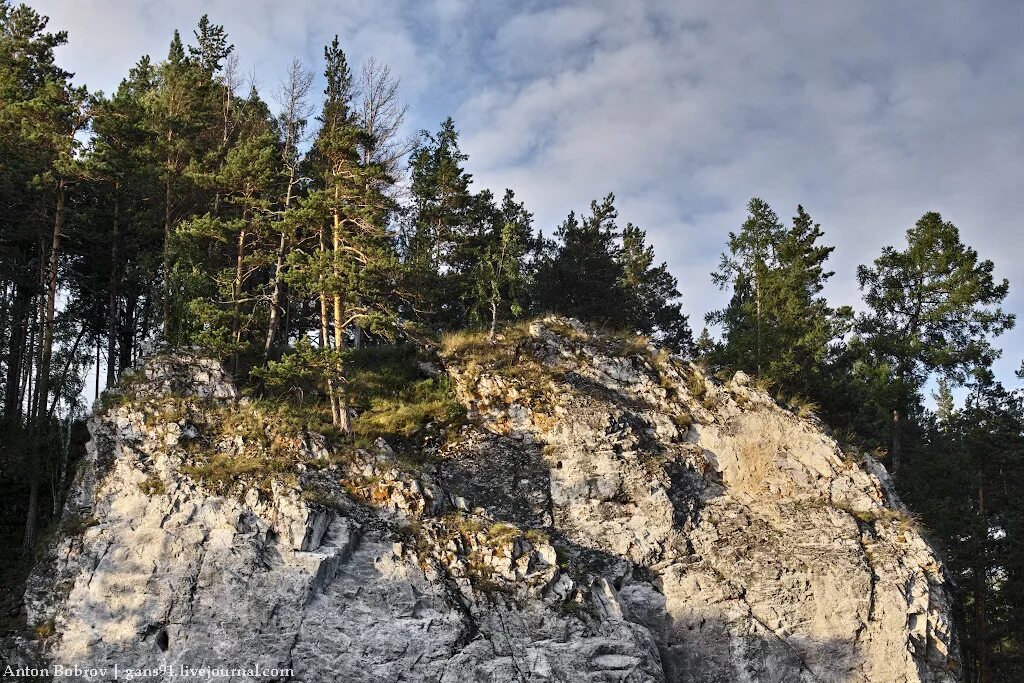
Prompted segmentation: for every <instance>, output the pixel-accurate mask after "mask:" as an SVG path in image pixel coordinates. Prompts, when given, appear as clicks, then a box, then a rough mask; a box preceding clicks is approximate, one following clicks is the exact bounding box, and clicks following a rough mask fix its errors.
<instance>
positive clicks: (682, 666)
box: [26, 318, 958, 683]
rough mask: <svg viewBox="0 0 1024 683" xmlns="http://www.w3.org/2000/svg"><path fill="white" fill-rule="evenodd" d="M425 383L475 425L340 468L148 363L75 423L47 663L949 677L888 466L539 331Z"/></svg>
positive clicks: (736, 383) (792, 422)
mask: <svg viewBox="0 0 1024 683" xmlns="http://www.w3.org/2000/svg"><path fill="white" fill-rule="evenodd" d="M441 359H442V362H443V366H444V367H443V368H441V367H436V368H431V371H433V372H447V373H448V374H449V375H450V376H451V377H452V378H453V379H454V381H455V386H456V388H457V392H458V395H459V399H460V401H461V402H462V403H463V405H464V406H465V407H466V411H467V416H466V420H465V423H464V425H463V426H461V427H459V428H458V429H457V430H454V431H453V432H451V433H448V434H445V435H439V438H437V439H436V440H435V442H434V445H433V446H429V447H425V449H426V450H425V451H424V452H422V453H419V454H413V455H414V456H415V457H410V456H409V454H408V453H403V454H396V453H395V452H394V451H393V450H392V447H391V446H392V445H394V444H391V445H389V444H388V443H386V442H384V441H379V442H378V443H377V444H376V446H375V447H373V448H369V449H361V450H353V449H349V450H346V451H345V452H344V453H340V452H336V451H334V450H332V449H331V448H329V447H328V442H327V441H326V440H325V439H324V438H322V437H320V436H318V435H317V434H313V433H308V432H307V431H305V430H303V429H301V428H300V429H296V428H295V427H294V425H292V426H289V427H286V426H283V425H281V424H279V423H278V422H277V421H275V419H274V418H272V416H267V415H262V414H260V412H259V409H258V407H257V406H255V405H252V404H250V403H248V402H247V401H245V400H244V399H239V398H238V397H237V395H236V391H235V389H234V387H233V386H232V384H231V382H230V379H229V378H228V377H227V376H226V374H225V373H224V372H223V371H222V370H221V368H220V367H219V366H218V365H217V364H215V363H211V362H201V361H198V360H196V359H194V358H189V357H184V356H162V357H157V358H154V359H152V360H151V361H150V362H149V363H148V364H147V365H146V366H145V367H144V368H143V372H142V374H141V375H140V376H138V377H135V378H134V382H133V384H132V385H131V389H130V390H128V389H126V390H125V392H124V398H123V400H120V401H110V402H109V403H110V404H109V405H107V406H106V407H105V408H104V409H102V410H99V411H98V412H97V415H96V417H94V418H93V419H92V421H91V423H90V431H91V434H92V441H91V443H90V445H89V450H88V456H87V463H86V464H85V466H84V468H83V470H82V472H80V474H79V478H78V480H77V482H76V484H75V488H74V491H73V499H72V500H71V502H70V503H69V505H68V510H67V511H66V513H65V516H66V517H67V519H68V520H71V521H72V522H73V523H70V524H69V523H66V524H65V528H69V529H71V530H70V531H68V532H66V533H65V534H64V535H63V536H62V537H60V538H59V539H58V540H57V541H56V542H55V545H54V547H53V549H52V551H51V553H50V557H49V558H48V560H47V561H46V562H45V563H43V564H42V565H40V567H39V568H38V569H37V570H36V572H35V574H34V576H33V577H32V579H31V581H30V588H29V592H28V594H27V596H26V604H27V606H28V611H29V621H30V623H32V624H37V625H44V626H45V628H41V629H40V632H41V633H43V634H51V633H52V635H47V637H46V639H45V643H44V652H45V656H46V657H47V658H48V660H49V661H51V662H56V663H64V664H77V665H79V666H87V665H88V666H93V667H97V668H107V669H112V667H113V666H114V665H115V664H117V665H118V666H119V667H120V668H121V669H124V668H126V667H132V668H142V667H150V668H157V667H160V666H171V667H175V669H174V670H175V673H176V674H178V675H176V676H175V678H176V679H178V680H189V679H190V678H194V679H195V680H199V678H198V676H196V677H190V676H187V675H186V676H182V675H180V674H181V673H182V670H181V668H180V667H186V671H187V669H188V668H199V667H203V666H207V667H218V668H233V667H238V668H250V669H251V668H254V667H256V666H259V667H260V668H261V670H273V669H290V670H292V673H291V679H293V680H301V681H334V680H336V681H399V680H401V681H443V682H449V681H451V682H455V681H544V680H550V681H687V682H694V683H696V682H708V683H710V682H713V681H715V682H719V681H720V682H722V683H726V682H732V681H758V682H780V683H782V682H787V683H788V682H791V681H807V682H810V681H835V682H844V683H846V682H849V683H854V682H859V681H875V682H878V683H883V682H884V683H894V682H907V683H909V682H919V681H920V682H924V681H928V682H937V681H943V682H944V681H955V680H958V674H957V668H958V667H957V656H958V653H957V647H956V639H955V636H954V634H953V633H952V630H951V619H950V609H949V597H948V593H947V585H946V580H945V578H944V575H943V570H942V567H941V565H940V563H939V561H938V560H937V559H936V556H935V554H934V552H933V551H932V550H931V549H930V548H929V547H928V545H927V544H926V542H925V541H924V540H923V539H922V537H921V535H920V534H919V533H918V531H917V530H916V528H915V526H914V524H913V521H912V520H911V519H910V517H909V516H908V515H907V514H906V511H905V510H904V509H903V508H902V506H901V504H900V503H899V501H898V500H896V499H895V498H894V495H893V493H892V489H891V487H890V485H889V483H888V481H887V477H886V475H885V473H884V471H883V470H882V468H881V467H880V466H879V465H878V464H877V463H876V462H875V461H874V460H873V459H871V458H869V457H863V456H860V455H856V454H851V453H844V452H843V451H842V450H841V449H840V448H839V447H838V446H837V444H836V443H835V442H834V441H833V440H832V439H831V438H829V437H828V436H827V435H826V434H825V433H824V432H823V430H822V429H821V427H820V425H818V424H817V423H816V422H815V421H814V420H813V419H812V418H809V417H798V416H795V415H793V414H792V413H791V412H789V411H787V410H784V409H782V408H780V407H778V406H777V405H776V404H775V403H774V402H773V401H772V400H771V399H770V398H769V396H768V395H766V394H765V393H764V392H762V391H760V390H759V389H757V388H756V387H754V386H753V385H752V383H751V382H750V381H749V380H748V379H747V378H746V377H745V376H743V375H737V376H736V377H734V378H733V379H731V380H730V381H727V382H725V383H724V384H719V383H716V382H713V381H711V380H709V379H708V378H706V377H705V376H704V375H703V374H702V372H701V371H700V370H699V369H698V368H696V367H695V366H693V365H690V364H688V363H686V362H683V361H682V360H680V359H678V358H675V357H673V356H670V355H668V354H665V353H661V352H658V351H657V350H655V349H653V348H650V347H648V346H646V345H645V344H642V343H637V342H635V341H631V340H628V339H627V340H619V339H615V338H610V337H604V336H600V335H595V334H592V333H590V332H588V331H587V330H586V329H585V328H583V327H582V326H580V325H579V324H578V323H575V322H573V321H570V320H564V319H554V318H550V319H546V320H544V321H541V322H535V323H533V324H531V325H529V326H528V327H527V326H523V327H521V328H516V329H513V330H509V331H508V332H507V333H506V334H505V335H504V336H502V337H501V338H499V339H498V340H497V341H496V342H495V343H493V344H491V343H489V342H488V341H487V340H486V339H482V338H475V337H468V336H467V337H463V338H456V339H453V340H449V343H448V344H447V345H446V348H445V350H444V352H443V353H442V354H441ZM225 458H226V459H230V461H231V462H232V467H233V470H232V471H233V472H241V473H242V474H241V475H239V476H238V478H237V480H229V481H225V480H224V479H222V478H221V479H218V477H217V476H216V475H217V473H216V467H217V463H218V462H224V459H225ZM249 461H252V462H253V466H252V467H251V468H249V469H246V468H245V467H244V466H240V465H239V463H242V464H243V465H244V463H247V462H249ZM109 677H110V676H109V674H108V678H109ZM276 677H277V678H281V679H283V678H286V677H287V676H286V675H283V674H278V675H277V676H276ZM158 678H160V679H166V680H171V678H170V676H169V675H166V674H165V675H162V676H158ZM269 678H275V676H274V675H273V674H272V675H271V676H270V677H269ZM149 680H156V679H153V678H151V679H149ZM218 680H242V677H241V675H234V676H231V675H228V676H225V677H222V678H219V679H218Z"/></svg>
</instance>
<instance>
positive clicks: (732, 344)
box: [699, 198, 851, 397]
mask: <svg viewBox="0 0 1024 683" xmlns="http://www.w3.org/2000/svg"><path fill="white" fill-rule="evenodd" d="M748 211H749V215H748V217H747V220H746V221H745V222H744V223H743V226H742V228H741V230H740V231H739V232H738V233H729V243H728V251H727V253H724V254H722V259H721V265H720V266H719V269H718V271H717V272H715V273H713V274H712V278H713V280H714V282H715V283H716V284H717V285H718V286H719V287H720V288H721V289H731V290H732V298H731V299H730V301H729V304H728V305H727V306H726V308H724V309H722V310H720V311H714V312H712V313H710V314H708V317H707V320H708V322H709V323H715V324H719V325H721V326H722V327H723V332H724V339H723V342H722V344H721V345H717V346H716V345H715V344H714V343H713V342H712V341H711V338H710V336H709V335H702V337H701V341H700V343H699V346H700V349H701V354H702V355H703V356H705V357H708V358H709V359H710V360H711V361H712V362H713V363H714V364H716V365H718V366H726V367H729V368H731V369H733V370H743V371H745V372H747V373H749V374H752V375H755V376H757V377H759V378H761V379H762V380H764V381H766V382H768V383H770V384H772V385H774V386H777V387H779V388H780V389H781V390H782V391H784V392H786V393H789V394H803V395H807V396H814V397H823V396H825V395H826V394H827V393H828V392H829V391H830V386H829V385H830V381H831V380H830V377H829V376H828V371H829V369H830V368H829V365H830V363H831V361H832V360H833V358H834V356H835V354H836V352H837V350H838V340H839V339H841V337H842V335H843V334H845V332H846V331H847V329H848V324H849V320H850V317H851V311H850V310H849V309H848V308H841V309H833V308H831V307H830V306H829V305H828V303H827V302H826V300H825V299H824V298H823V297H821V296H820V293H821V290H822V288H823V287H824V284H825V282H826V280H827V279H828V278H829V277H831V276H832V273H831V272H826V271H825V269H824V264H825V262H826V261H827V260H828V258H829V256H830V254H831V253H832V250H833V248H832V247H823V246H820V245H819V244H818V240H819V239H820V238H821V237H822V236H823V234H824V233H823V232H822V230H821V228H820V226H819V225H817V224H816V223H814V222H813V221H812V220H811V217H810V216H809V215H808V214H807V213H806V212H805V211H804V209H803V207H802V206H798V207H797V215H796V216H795V217H794V218H793V224H792V226H791V227H789V228H787V227H785V226H784V225H783V224H782V223H781V222H780V221H779V218H778V216H777V215H776V214H775V212H774V211H772V209H771V207H770V206H768V204H767V203H765V202H764V201H763V200H761V199H757V198H754V199H752V200H750V203H749V204H748Z"/></svg>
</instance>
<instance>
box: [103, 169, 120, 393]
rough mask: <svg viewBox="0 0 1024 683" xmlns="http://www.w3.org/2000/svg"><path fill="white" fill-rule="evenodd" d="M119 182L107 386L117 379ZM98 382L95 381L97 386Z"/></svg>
mask: <svg viewBox="0 0 1024 683" xmlns="http://www.w3.org/2000/svg"><path fill="white" fill-rule="evenodd" d="M120 187H121V185H120V183H115V184H114V231H113V232H114V234H113V237H112V239H111V242H110V287H109V291H108V294H107V299H108V300H107V388H109V387H112V386H114V381H115V380H116V379H117V374H116V373H117V362H116V361H115V353H116V350H117V344H116V341H117V317H118V316H117V314H118V310H117V285H118V277H119V273H120V264H119V263H118V261H117V258H118V246H119V245H118V242H119V241H120V231H121V225H120V220H121V197H120ZM98 385H99V383H98V382H97V386H98Z"/></svg>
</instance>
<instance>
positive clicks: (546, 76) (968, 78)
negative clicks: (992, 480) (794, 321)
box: [30, 0, 1024, 386]
mask: <svg viewBox="0 0 1024 683" xmlns="http://www.w3.org/2000/svg"><path fill="white" fill-rule="evenodd" d="M30 4H31V5H32V6H33V7H35V8H36V9H37V10H39V11H40V12H42V13H44V14H46V15H48V16H49V17H50V19H51V23H50V28H51V29H65V30H67V31H68V32H69V34H70V36H69V40H70V42H69V45H68V46H66V47H62V48H60V50H59V51H58V60H59V61H60V62H61V64H62V65H63V66H64V67H65V68H66V69H68V70H70V71H73V72H75V73H76V79H75V80H76V82H78V83H82V84H86V85H88V86H89V87H90V88H91V89H94V90H104V91H107V92H109V91H111V90H113V89H114V88H116V87H117V84H118V82H119V81H120V79H121V78H123V77H124V76H125V75H126V74H127V70H128V68H129V67H130V65H131V64H133V63H134V62H135V61H137V59H138V58H139V57H140V56H142V55H143V54H150V55H151V56H152V57H153V58H154V59H159V58H162V57H164V56H166V51H167V44H168V42H169V40H170V37H171V33H172V31H173V30H174V29H175V28H178V29H180V30H181V32H182V36H183V38H186V39H188V38H191V32H192V29H193V28H194V26H195V23H196V21H197V20H198V18H199V17H200V16H201V15H202V14H203V13H208V14H209V15H210V18H211V20H213V21H214V22H215V23H218V24H223V25H225V28H226V29H227V31H228V34H229V37H230V40H231V42H233V43H234V45H235V46H236V50H237V52H238V55H239V58H240V63H241V67H242V70H243V72H245V73H246V74H249V75H250V76H251V77H253V78H254V79H255V82H256V83H257V85H258V86H259V87H260V89H261V91H263V92H266V91H269V90H270V89H272V88H274V87H275V86H276V84H277V83H278V82H279V81H280V79H281V78H282V76H283V74H284V71H285V68H286V66H287V64H288V62H289V61H290V60H291V59H292V57H295V56H297V57H300V58H301V59H303V60H304V61H305V62H306V63H307V64H309V65H310V67H311V68H313V69H314V70H316V71H320V70H321V69H322V64H321V62H322V54H323V46H324V45H325V44H326V43H327V42H329V41H330V40H331V39H332V38H333V37H334V35H336V34H337V35H338V36H339V38H340V41H341V44H342V47H343V48H344V49H345V51H346V53H347V54H348V56H349V59H350V61H351V62H352V63H354V64H358V63H361V62H362V61H364V60H366V59H367V58H369V57H374V58H376V59H377V60H379V61H383V62H386V63H388V64H390V65H391V67H392V70H393V72H394V73H395V74H396V75H397V76H399V77H400V78H401V93H402V96H403V98H404V99H405V101H406V102H407V103H408V105H409V107H410V110H409V117H408V120H407V129H408V132H409V133H410V134H411V133H414V132H415V131H417V130H420V129H436V128H437V127H438V124H439V123H440V121H441V120H442V119H444V118H445V117H446V116H448V115H451V116H453V117H454V119H455V122H456V125H457V126H458V128H459V130H460V131H461V143H462V148H463V151H464V152H466V153H468V154H469V155H470V159H469V162H468V170H469V171H470V172H471V173H472V174H473V176H474V188H476V189H481V188H485V187H486V188H491V189H492V190H494V191H495V193H496V194H498V195H499V196H500V194H501V192H502V191H503V189H504V188H505V187H510V188H512V189H513V190H514V191H515V192H516V195H517V197H518V198H519V199H520V200H523V201H525V202H526V204H527V207H528V208H529V209H530V210H531V211H533V212H534V215H535V224H536V226H537V227H538V228H541V229H543V230H544V232H545V233H547V234H550V233H551V232H552V231H553V230H554V228H555V227H556V226H557V224H558V223H559V222H560V221H561V220H562V219H563V218H564V217H565V215H566V214H567V213H568V212H569V211H570V210H572V209H575V210H577V211H579V210H586V209H587V207H588V206H589V202H590V200H592V199H594V198H598V197H602V196H604V195H605V194H607V193H608V192H614V193H615V195H616V198H617V207H618V209H619V214H620V217H621V219H622V221H623V223H624V222H625V221H627V220H628V221H632V222H633V223H635V224H637V225H639V226H641V227H643V228H644V229H646V230H647V232H648V235H649V237H650V240H651V242H652V243H653V244H654V246H655V248H656V250H657V253H658V255H659V258H661V259H664V260H666V261H667V262H668V264H669V266H670V269H671V271H672V272H673V273H674V274H675V275H676V277H677V278H678V279H679V282H680V289H681V291H682V292H683V297H684V299H683V306H684V309H685V310H686V311H687V312H688V313H689V315H690V322H691V325H692V326H693V327H694V329H695V332H699V331H700V329H701V328H702V327H703V318H704V314H705V313H706V312H707V311H709V310H713V309H715V308H718V307H720V306H721V305H722V304H723V303H724V301H725V298H726V297H725V295H724V294H723V293H721V292H719V291H717V290H716V289H715V288H714V287H713V285H712V284H711V281H710V277H709V273H710V272H711V271H712V270H713V269H714V268H715V266H716V264H717V262H718V255H719V253H720V252H721V251H722V249H723V247H724V244H725V240H726V239H727V236H728V232H729V231H730V230H735V229H737V228H738V227H739V225H740V224H741V223H742V221H743V218H744V216H745V205H746V203H747V201H748V200H749V199H750V198H751V197H754V196H758V197H761V198H763V199H765V200H766V201H768V202H769V203H770V204H771V205H772V207H773V208H774V209H775V210H776V212H777V213H778V214H779V216H780V217H782V218H783V219H785V220H787V221H788V219H789V218H791V217H792V216H793V215H794V213H795V210H796V206H797V204H802V205H803V206H804V208H805V209H806V210H807V211H808V212H809V213H810V214H811V216H812V217H813V218H814V219H815V220H816V221H817V222H820V223H821V226H822V229H823V230H824V231H825V238H824V239H825V242H826V243H828V244H831V245H834V246H835V247H836V250H835V252H834V254H833V257H832V259H831V261H830V264H829V265H830V268H831V269H832V270H834V271H835V273H836V274H835V276H834V277H833V278H832V280H831V281H830V284H829V286H828V288H827V289H826V294H827V295H828V296H829V298H830V300H831V301H832V302H833V304H835V305H840V304H849V305H853V306H854V307H858V306H859V305H860V303H861V296H860V292H859V291H858V289H857V283H856V277H855V271H856V267H857V265H858V264H862V263H870V261H871V260H872V259H874V258H875V257H876V256H877V255H878V254H879V252H880V251H881V249H882V248H883V247H884V246H886V245H894V246H899V245H900V244H902V243H903V242H904V233H905V231H906V229H907V228H909V227H911V226H912V225H913V223H914V222H915V221H916V220H917V219H918V218H919V217H920V216H921V215H922V214H923V213H925V212H926V211H938V212H940V213H941V214H942V215H943V217H944V218H945V219H946V220H950V221H952V222H953V223H955V224H956V225H957V226H958V227H959V228H960V231H961V235H962V238H963V239H964V241H965V242H967V243H968V244H970V245H972V246H974V247H975V248H976V249H977V250H978V251H979V252H980V254H981V256H982V258H988V259H991V260H993V261H994V262H995V271H996V274H997V276H998V277H1000V278H1002V277H1005V278H1008V279H1009V280H1010V285H1011V288H1010V292H1011V293H1010V297H1009V298H1008V300H1007V302H1006V308H1007V309H1008V310H1010V311H1013V312H1016V313H1018V314H1019V315H1024V230H1022V227H1021V224H1020V220H1021V217H1024V87H1021V86H1022V79H1024V41H1021V40H1020V38H1019V30H1020V27H1021V26H1024V3H1019V2H1012V1H1007V2H998V1H995V0H993V1H991V2H984V3H978V2H958V1H956V0H943V1H942V2H934V1H933V0H907V1H904V2H899V3H892V2H867V1H865V2H856V3H851V2H845V3H838V2H832V3H821V2H812V1H807V2H796V1H792V2H789V1H781V2H771V3H766V2H760V1H755V0H750V1H748V2H712V1H688V2H676V1H670V2H659V1H657V0H651V1H648V2H640V1H638V0H609V1H603V0H598V1H591V2H490V1H488V0H479V1H473V0H418V1H417V0H410V1H408V2H401V1H398V0H374V1H372V2H369V1H368V2H354V1H347V2H338V1H336V0H335V1H331V0H292V1H291V2H287V3H282V2H276V1H273V2H272V1H270V0H212V1H206V2H199V1H198V0H175V1H174V2H171V1H169V0H160V1H153V0H31V1H30ZM320 90H322V79H320V80H319V81H318V88H317V92H319V91H320ZM997 344H998V345H1000V346H1002V347H1003V348H1004V349H1005V354H1004V357H1003V358H1002V359H1001V360H1000V361H999V362H998V364H997V367H996V370H997V376H998V377H999V378H1000V379H1002V380H1003V381H1004V382H1006V383H1007V384H1008V385H1011V386H1018V385H1019V384H1020V382H1018V381H1017V380H1016V379H1015V378H1014V376H1013V371H1014V370H1015V369H1016V368H1017V367H1019V365H1020V363H1021V359H1022V358H1024V321H1022V323H1021V325H1020V326H1019V329H1016V330H1013V331H1012V332H1010V333H1008V334H1006V335H1004V336H1003V337H1002V338H1001V339H1000V340H998V342H997Z"/></svg>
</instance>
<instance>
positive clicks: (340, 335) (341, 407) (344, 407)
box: [332, 187, 352, 434]
mask: <svg viewBox="0 0 1024 683" xmlns="http://www.w3.org/2000/svg"><path fill="white" fill-rule="evenodd" d="M334 198H335V201H337V199H338V189H337V187H335V190H334ZM333 241H334V259H333V261H332V270H333V271H334V281H335V288H336V289H335V292H334V350H335V351H336V353H337V361H336V377H337V383H338V386H337V387H336V388H335V398H336V401H337V403H338V409H337V413H338V428H339V429H341V431H342V433H343V434H348V433H349V432H350V431H351V428H352V427H351V425H350V424H349V419H348V401H347V400H346V399H345V387H344V384H343V382H344V369H343V368H342V360H341V352H342V351H343V350H344V349H345V327H344V324H345V318H344V302H343V300H342V296H341V293H340V292H339V291H337V288H338V287H340V286H341V285H340V284H339V283H340V282H341V270H340V268H339V267H338V254H339V253H340V251H341V216H339V215H338V208H337V205H335V211H334V232H333Z"/></svg>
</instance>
